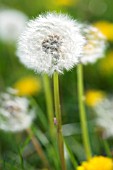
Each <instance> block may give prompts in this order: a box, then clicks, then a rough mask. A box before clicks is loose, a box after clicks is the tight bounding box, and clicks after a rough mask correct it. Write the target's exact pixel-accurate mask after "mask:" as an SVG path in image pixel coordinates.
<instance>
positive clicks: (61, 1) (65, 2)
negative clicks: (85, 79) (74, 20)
mask: <svg viewBox="0 0 113 170" xmlns="http://www.w3.org/2000/svg"><path fill="white" fill-rule="evenodd" d="M76 1H77V0H76ZM76 1H75V0H57V1H54V4H55V5H56V6H71V5H73V4H75V3H76Z"/></svg>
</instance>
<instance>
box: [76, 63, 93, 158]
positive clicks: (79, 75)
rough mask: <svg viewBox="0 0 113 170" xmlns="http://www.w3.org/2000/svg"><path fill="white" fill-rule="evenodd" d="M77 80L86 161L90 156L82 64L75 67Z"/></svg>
mask: <svg viewBox="0 0 113 170" xmlns="http://www.w3.org/2000/svg"><path fill="white" fill-rule="evenodd" d="M77 78H78V81H77V82H78V99H79V110H80V121H81V128H82V137H83V143H84V148H85V152H86V156H87V159H90V158H91V157H92V154H91V147H90V141H89V134H88V127H87V120H86V113H85V106H84V98H83V97H84V96H83V95H84V94H83V93H84V88H83V70H82V64H79V65H78V66H77Z"/></svg>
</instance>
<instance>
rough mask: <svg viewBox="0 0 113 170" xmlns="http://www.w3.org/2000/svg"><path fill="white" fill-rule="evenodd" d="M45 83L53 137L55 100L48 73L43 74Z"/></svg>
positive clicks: (52, 135)
mask: <svg viewBox="0 0 113 170" xmlns="http://www.w3.org/2000/svg"><path fill="white" fill-rule="evenodd" d="M43 84H44V91H45V98H46V106H47V113H48V120H49V125H50V126H49V128H50V134H51V137H54V132H55V128H54V114H53V113H54V111H53V100H52V93H51V87H50V81H49V77H48V75H46V74H45V75H43Z"/></svg>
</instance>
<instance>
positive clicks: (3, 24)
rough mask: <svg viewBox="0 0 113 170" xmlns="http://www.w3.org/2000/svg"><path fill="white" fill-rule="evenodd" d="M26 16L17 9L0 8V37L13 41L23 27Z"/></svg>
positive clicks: (6, 40)
mask: <svg viewBox="0 0 113 170" xmlns="http://www.w3.org/2000/svg"><path fill="white" fill-rule="evenodd" d="M27 20H28V18H27V16H26V15H25V14H24V13H22V12H20V11H18V10H11V9H8V10H0V39H1V40H2V41H4V42H8V43H12V42H15V41H16V40H17V39H18V37H19V35H20V33H21V32H22V31H23V28H24V27H25V23H26V22H27Z"/></svg>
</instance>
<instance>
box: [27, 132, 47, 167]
mask: <svg viewBox="0 0 113 170" xmlns="http://www.w3.org/2000/svg"><path fill="white" fill-rule="evenodd" d="M26 131H27V133H28V135H29V137H30V139H31V141H32V143H33V145H34V147H35V149H36V151H37V153H38V155H39V157H40V158H41V160H42V161H43V163H44V165H45V166H46V167H48V168H49V167H50V166H49V162H48V160H47V158H46V156H45V154H44V152H43V150H42V148H41V146H40V143H39V142H38V140H37V139H36V137H35V136H34V134H33V132H32V130H31V129H27V130H26Z"/></svg>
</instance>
